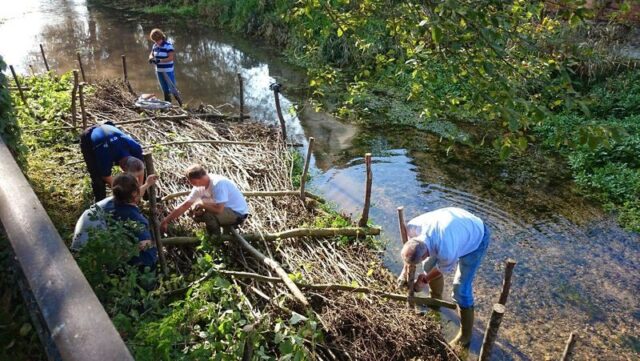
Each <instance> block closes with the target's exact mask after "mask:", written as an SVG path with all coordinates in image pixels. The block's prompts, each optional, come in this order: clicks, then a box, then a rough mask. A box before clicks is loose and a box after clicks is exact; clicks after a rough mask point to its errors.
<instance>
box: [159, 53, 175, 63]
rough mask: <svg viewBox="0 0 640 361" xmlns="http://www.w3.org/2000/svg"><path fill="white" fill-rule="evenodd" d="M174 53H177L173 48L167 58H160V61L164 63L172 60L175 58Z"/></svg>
mask: <svg viewBox="0 0 640 361" xmlns="http://www.w3.org/2000/svg"><path fill="white" fill-rule="evenodd" d="M173 53H175V51H173V50H171V51H170V52H169V54H167V57H166V58H165V59H159V61H158V63H160V64H162V63H170V62H172V61H173V58H174V56H173Z"/></svg>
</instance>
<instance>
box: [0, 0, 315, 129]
mask: <svg viewBox="0 0 640 361" xmlns="http://www.w3.org/2000/svg"><path fill="white" fill-rule="evenodd" d="M25 17H26V18H27V19H28V20H29V26H28V27H27V26H25V23H24V22H23V21H24V18H25ZM161 20H162V19H154V18H147V17H144V18H141V17H136V16H122V15H121V13H119V12H115V11H113V10H109V9H105V8H100V7H96V6H91V5H87V4H85V2H84V1H81V0H76V1H63V0H57V1H50V2H49V1H35V0H30V1H28V2H26V3H23V4H21V6H17V7H15V8H13V10H12V11H11V12H9V13H6V14H3V21H2V23H0V35H2V36H3V37H4V38H7V39H9V41H8V44H6V45H8V46H6V47H3V49H2V53H1V54H2V55H3V56H4V58H5V61H6V62H7V63H8V64H14V65H15V66H16V68H17V70H18V71H20V72H22V73H26V72H27V69H28V64H33V65H34V66H35V69H36V71H38V72H42V71H44V70H45V69H44V63H43V61H42V58H41V56H40V51H39V47H38V44H39V43H42V44H43V46H44V48H45V51H46V54H47V60H48V62H49V65H50V67H51V69H53V70H55V71H57V72H65V71H68V70H71V69H73V68H77V67H78V63H77V59H76V52H77V51H79V52H80V53H81V57H82V61H83V65H84V67H85V72H86V73H87V77H88V78H89V80H91V79H94V78H97V77H99V78H108V79H114V78H119V77H122V61H121V55H122V54H125V55H126V57H127V70H128V78H129V80H130V82H131V84H132V86H133V88H134V89H135V90H136V91H137V92H139V93H157V94H161V91H160V88H159V86H158V84H157V80H156V76H155V71H154V67H153V66H152V65H149V64H148V63H147V58H148V55H149V51H150V49H151V42H150V41H149V40H148V35H147V34H148V33H149V32H150V30H151V29H152V28H154V27H161V28H162V29H163V30H165V32H166V33H167V34H168V36H169V40H170V41H172V42H173V43H174V45H175V48H176V80H177V81H176V83H177V84H176V85H177V86H178V88H179V89H180V91H181V93H182V95H183V98H184V100H185V101H187V102H189V103H190V104H193V105H198V104H199V103H200V102H204V103H208V104H225V103H228V104H229V107H230V109H227V111H233V110H234V109H235V108H236V107H237V106H238V104H239V103H240V101H239V98H238V97H239V88H238V78H237V74H238V73H240V74H241V75H242V77H243V79H244V86H245V109H246V110H245V111H246V112H248V113H249V114H250V115H251V116H252V117H253V118H255V119H260V120H264V121H266V122H269V123H271V124H274V125H276V123H277V118H276V113H275V103H274V99H273V93H272V92H271V91H269V84H271V83H273V82H275V81H276V80H278V81H280V82H282V83H284V84H285V87H286V86H287V85H289V84H295V83H297V82H299V81H300V80H299V79H300V74H299V72H295V71H292V70H291V68H290V67H286V66H283V65H282V64H281V63H279V62H277V61H275V62H274V61H271V54H270V53H269V52H268V51H262V52H261V51H260V48H259V47H256V46H255V45H253V44H250V43H247V42H246V41H244V40H239V39H235V38H233V37H228V36H224V35H221V34H220V33H218V32H214V31H211V30H206V29H202V27H197V26H192V25H189V24H185V23H163V22H161ZM25 28H27V29H25ZM14 33H16V34H19V36H17V37H13V36H10V35H11V34H14ZM231 44H234V45H231ZM254 55H255V56H254ZM267 62H269V63H267ZM285 89H286V88H285ZM281 105H282V109H283V112H284V113H285V114H284V117H285V120H286V123H287V130H288V133H289V134H290V135H291V137H292V138H293V139H292V140H293V141H296V142H300V141H302V138H303V130H302V127H301V126H300V121H299V120H298V119H297V116H296V115H295V114H294V113H291V112H289V109H291V107H292V103H291V101H290V100H289V99H287V98H286V97H285V96H281Z"/></svg>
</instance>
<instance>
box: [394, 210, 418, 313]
mask: <svg viewBox="0 0 640 361" xmlns="http://www.w3.org/2000/svg"><path fill="white" fill-rule="evenodd" d="M398 226H399V227H400V238H402V244H405V243H407V241H408V240H409V239H408V237H407V227H406V225H405V223H404V207H398ZM406 276H407V285H408V286H409V295H408V297H407V300H408V301H409V303H408V305H409V307H413V305H414V303H413V302H412V300H413V298H414V296H413V295H414V290H413V286H414V283H415V279H416V266H415V265H409V272H407V274H406Z"/></svg>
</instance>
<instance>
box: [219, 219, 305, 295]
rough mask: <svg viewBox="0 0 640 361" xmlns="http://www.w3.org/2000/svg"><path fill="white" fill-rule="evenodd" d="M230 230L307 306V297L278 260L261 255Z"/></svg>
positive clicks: (233, 232)
mask: <svg viewBox="0 0 640 361" xmlns="http://www.w3.org/2000/svg"><path fill="white" fill-rule="evenodd" d="M231 232H232V234H233V236H234V237H235V239H236V240H237V241H238V242H239V243H240V245H242V247H244V248H245V249H246V250H247V251H249V253H251V255H253V257H255V258H257V259H258V260H259V261H261V262H262V263H264V264H266V265H267V266H268V267H269V268H271V269H272V270H273V271H274V272H275V273H276V274H278V276H280V278H281V279H282V282H284V284H285V286H287V288H288V289H289V291H291V294H293V297H294V298H295V299H296V300H298V302H300V303H301V304H302V305H303V306H305V307H309V301H307V298H306V297H305V296H304V295H303V294H302V292H301V291H300V289H299V288H298V286H296V285H295V284H294V283H293V281H292V280H291V278H289V274H287V272H286V271H285V270H284V269H283V268H282V267H281V266H280V264H279V263H278V262H276V261H274V260H273V259H271V258H269V257H267V256H265V255H263V254H262V253H260V251H258V250H257V249H255V248H254V247H253V246H252V245H251V244H249V242H247V241H246V240H245V239H244V238H242V236H241V235H240V233H238V230H237V229H235V228H231Z"/></svg>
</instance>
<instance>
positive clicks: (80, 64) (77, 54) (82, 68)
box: [76, 51, 87, 83]
mask: <svg viewBox="0 0 640 361" xmlns="http://www.w3.org/2000/svg"><path fill="white" fill-rule="evenodd" d="M76 56H77V57H78V65H79V66H80V73H82V81H83V82H85V83H86V82H87V78H86V77H85V76H84V67H83V66H82V58H81V57H80V52H79V51H78V52H76Z"/></svg>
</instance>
